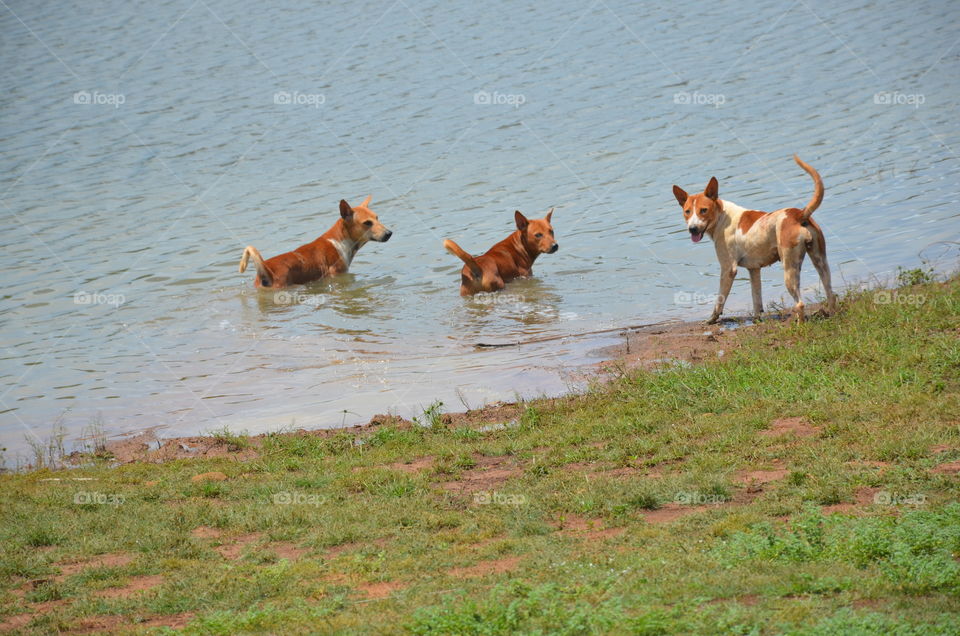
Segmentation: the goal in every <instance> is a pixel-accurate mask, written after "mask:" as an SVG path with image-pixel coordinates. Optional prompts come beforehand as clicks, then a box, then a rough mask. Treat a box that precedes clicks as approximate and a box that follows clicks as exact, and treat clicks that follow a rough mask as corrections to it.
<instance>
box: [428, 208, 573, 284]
mask: <svg viewBox="0 0 960 636" xmlns="http://www.w3.org/2000/svg"><path fill="white" fill-rule="evenodd" d="M513 216H514V219H515V220H516V222H517V230H516V231H515V232H514V233H512V234H511V235H510V236H508V237H507V238H505V239H503V240H502V241H500V242H499V243H497V244H496V245H494V246H493V247H491V248H490V249H489V250H487V252H486V253H485V254H483V255H481V256H470V255H469V254H467V253H466V252H464V251H463V250H462V249H461V248H460V246H459V245H457V244H456V243H454V242H453V241H451V240H450V239H447V240H445V241H444V242H443V246H444V247H445V248H446V250H447V251H448V252H450V253H451V254H453V255H454V256H457V257H458V258H459V259H460V260H461V261H463V262H464V263H466V265H464V266H463V270H462V271H461V272H460V295H461V296H471V295H473V294H476V293H479V292H492V291H497V290H498V289H503V286H504V285H505V284H506V283H508V282H510V281H511V280H513V279H514V278H518V277H520V276H530V275H531V274H532V273H533V262H534V261H535V260H537V256H539V255H540V254H553V253H554V252H556V251H557V250H558V249H559V248H560V246H559V245H557V241H556V240H555V239H554V237H553V226H552V225H551V224H550V218H551V217H552V216H553V208H550V211H549V212H548V213H547V216H545V217H544V218H542V219H533V220H528V219H527V217H525V216H523V214H521V213H520V210H517V211H516V212H514V213H513Z"/></svg>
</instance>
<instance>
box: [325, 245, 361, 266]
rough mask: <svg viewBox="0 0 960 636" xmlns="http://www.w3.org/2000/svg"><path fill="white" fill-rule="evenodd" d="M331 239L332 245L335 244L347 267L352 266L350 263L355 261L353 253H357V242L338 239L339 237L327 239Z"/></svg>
mask: <svg viewBox="0 0 960 636" xmlns="http://www.w3.org/2000/svg"><path fill="white" fill-rule="evenodd" d="M327 240H328V241H330V245H333V247H334V248H336V250H337V252H338V253H339V254H340V259H341V260H343V264H344V265H346V266H347V267H350V263H351V262H353V255H354V254H355V253H356V249H355V247H356V244H355V243H354V242H353V241H351V240H349V239H344V240H342V241H341V240H337V239H327Z"/></svg>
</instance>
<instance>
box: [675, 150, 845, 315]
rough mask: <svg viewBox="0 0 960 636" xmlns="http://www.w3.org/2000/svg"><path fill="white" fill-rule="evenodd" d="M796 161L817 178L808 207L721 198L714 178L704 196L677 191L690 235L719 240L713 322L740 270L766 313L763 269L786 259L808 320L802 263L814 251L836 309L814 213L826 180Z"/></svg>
mask: <svg viewBox="0 0 960 636" xmlns="http://www.w3.org/2000/svg"><path fill="white" fill-rule="evenodd" d="M793 159H794V161H796V162H797V165H799V166H800V167H801V168H803V169H804V170H805V171H806V172H807V174H809V175H810V176H811V177H812V178H813V198H812V199H810V203H808V204H807V206H806V207H805V208H803V209H802V210H801V209H798V208H783V209H780V210H777V211H775V212H761V211H759V210H747V209H745V208H742V207H740V206H739V205H737V204H735V203H731V202H730V201H724V200H723V199H721V198H719V184H718V182H717V178H716V177H712V178H711V179H710V182H709V183H708V184H707V187H706V189H705V190H704V191H703V193H701V194H693V195H688V194H687V193H686V192H684V191H683V189H682V188H680V187H679V186H673V194H674V196H675V197H677V201H678V202H679V203H680V207H682V208H683V219H684V221H685V222H686V224H687V230H688V231H689V232H690V239H691V240H692V241H693V242H694V243H698V242H699V241H700V239H702V238H703V235H704V234H707V235H709V236H710V238H711V239H713V244H714V247H715V248H716V250H717V259H718V260H719V261H720V295H719V296H718V297H717V303H716V305H715V306H714V308H713V314H712V315H711V316H710V320H708V321H707V322H708V323H715V322H717V320H719V319H720V314H722V313H723V304H724V302H726V300H727V295H728V294H729V293H730V287H731V286H732V285H733V279H734V277H736V275H737V268H738V267H744V268H746V269H747V271H749V272H750V288H751V291H752V292H753V313H754V315H755V316H760V314H761V313H762V312H763V300H762V297H761V295H760V268H761V267H766V266H767V265H772V264H773V263H776V262H777V261H783V270H784V271H783V279H784V283H785V284H786V286H787V291H789V292H790V295H791V296H793V299H794V301H796V305H794V307H793V314H794V317H795V318H796V319H797V320H803V301H802V300H801V298H800V266H801V265H802V264H803V257H804V256H805V255H806V254H809V255H810V260H811V261H813V266H814V267H816V268H817V273H818V274H819V275H820V281H821V282H822V283H823V289H824V292H825V293H826V295H827V311H828V313H831V314H832V313H834V312H835V311H836V309H837V299H836V296H834V294H833V289H832V288H831V287H830V267H829V266H828V265H827V245H826V242H825V241H824V238H823V232H822V231H821V230H820V226H818V225H817V224H816V222H814V220H813V219H812V218H810V217H811V215H812V214H813V212H814V210H816V209H817V207H819V206H820V202H821V201H822V200H823V181H821V179H820V175H819V174H817V171H816V170H814V169H813V168H812V167H811V166H809V165H807V164H806V163H804V162H803V161H801V160H800V158H799V157H797V156H796V155H794V156H793Z"/></svg>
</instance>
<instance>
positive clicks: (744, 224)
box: [737, 210, 767, 234]
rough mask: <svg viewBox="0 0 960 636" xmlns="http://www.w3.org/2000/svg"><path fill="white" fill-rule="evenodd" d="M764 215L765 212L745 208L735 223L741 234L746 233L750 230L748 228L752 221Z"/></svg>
mask: <svg viewBox="0 0 960 636" xmlns="http://www.w3.org/2000/svg"><path fill="white" fill-rule="evenodd" d="M766 215H767V213H766V212H761V211H760V210H746V211H745V212H744V213H743V214H741V215H740V222H739V223H737V229H738V230H740V233H741V234H746V233H747V232H749V231H750V228H751V227H753V224H754V223H756V222H757V221H759V220H760V219H762V218H763V217H765V216H766Z"/></svg>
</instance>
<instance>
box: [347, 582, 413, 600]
mask: <svg viewBox="0 0 960 636" xmlns="http://www.w3.org/2000/svg"><path fill="white" fill-rule="evenodd" d="M405 587H407V586H406V585H405V584H403V583H400V582H399V581H382V582H379V583H362V584H360V585H358V586H357V589H358V590H360V591H361V592H363V595H364V596H366V597H367V598H369V599H378V598H387V597H388V596H392V595H393V593H394V592H399V591H400V590H402V589H404V588H405Z"/></svg>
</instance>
